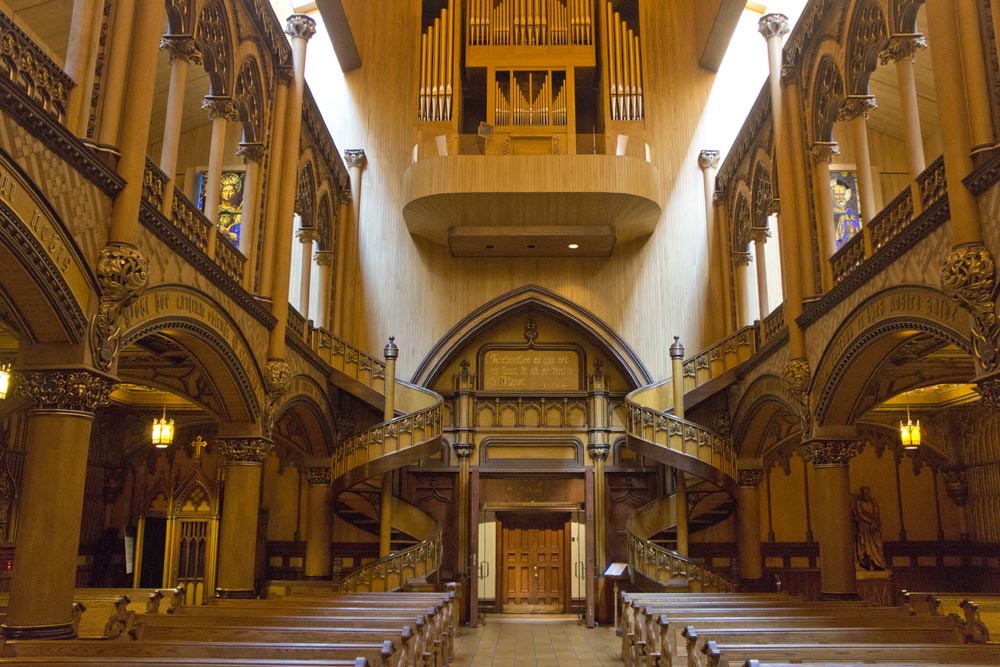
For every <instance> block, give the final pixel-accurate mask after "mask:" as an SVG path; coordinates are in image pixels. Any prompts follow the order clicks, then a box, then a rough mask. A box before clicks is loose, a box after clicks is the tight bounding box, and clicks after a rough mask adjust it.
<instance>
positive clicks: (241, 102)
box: [233, 56, 267, 143]
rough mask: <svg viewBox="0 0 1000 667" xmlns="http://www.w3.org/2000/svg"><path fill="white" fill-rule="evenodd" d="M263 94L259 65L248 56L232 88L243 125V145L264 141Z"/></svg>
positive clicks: (254, 59)
mask: <svg viewBox="0 0 1000 667" xmlns="http://www.w3.org/2000/svg"><path fill="white" fill-rule="evenodd" d="M263 94H264V88H263V86H262V85H261V76H260V65H258V63H257V59H256V58H254V57H253V56H250V57H249V58H247V59H246V60H244V61H243V65H242V66H240V71H239V74H237V75H236V85H235V86H234V88H233V103H234V105H235V106H236V111H237V113H239V116H240V122H241V123H242V124H243V142H244V143H250V142H258V141H263V140H264V135H265V132H266V128H267V125H266V124H265V119H264V100H263Z"/></svg>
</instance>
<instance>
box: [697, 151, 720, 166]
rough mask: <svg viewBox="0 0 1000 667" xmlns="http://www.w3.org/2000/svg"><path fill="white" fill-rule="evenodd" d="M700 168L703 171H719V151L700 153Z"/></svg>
mask: <svg viewBox="0 0 1000 667" xmlns="http://www.w3.org/2000/svg"><path fill="white" fill-rule="evenodd" d="M698 167H700V168H701V169H718V167H719V151H717V150H703V151H701V152H700V153H698Z"/></svg>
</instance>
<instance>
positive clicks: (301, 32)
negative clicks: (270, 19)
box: [285, 14, 316, 40]
mask: <svg viewBox="0 0 1000 667" xmlns="http://www.w3.org/2000/svg"><path fill="white" fill-rule="evenodd" d="M285 34H286V35H288V36H290V37H293V38H295V37H301V38H302V39H305V40H309V39H310V38H311V37H312V36H313V35H315V34H316V21H314V20H313V19H311V18H310V17H308V16H306V15H305V14H292V15H291V16H289V17H288V19H287V20H286V21H285Z"/></svg>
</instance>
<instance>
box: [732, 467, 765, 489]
mask: <svg viewBox="0 0 1000 667" xmlns="http://www.w3.org/2000/svg"><path fill="white" fill-rule="evenodd" d="M762 481H764V471H763V469H761V468H749V469H746V470H742V469H741V470H739V471H738V472H737V475H736V482H737V484H738V485H739V486H740V487H741V488H744V489H756V488H757V487H758V486H760V483H761V482H762Z"/></svg>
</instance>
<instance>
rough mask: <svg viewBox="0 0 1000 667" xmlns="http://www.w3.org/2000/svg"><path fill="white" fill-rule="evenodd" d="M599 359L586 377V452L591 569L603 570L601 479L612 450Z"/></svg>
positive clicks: (603, 493)
mask: <svg viewBox="0 0 1000 667" xmlns="http://www.w3.org/2000/svg"><path fill="white" fill-rule="evenodd" d="M602 366H603V363H602V362H601V360H600V359H598V360H596V361H594V374H593V375H591V376H590V377H589V378H588V384H589V385H590V386H589V395H588V397H587V401H588V403H589V405H588V406H587V407H588V413H589V415H590V417H589V422H590V428H589V429H588V431H587V435H588V442H587V452H588V453H589V454H590V460H591V461H592V462H593V464H594V556H595V561H594V568H595V570H597V571H598V572H604V568H605V566H606V565H607V563H606V560H607V546H606V545H607V536H606V535H605V530H606V518H605V514H606V512H607V483H606V481H605V478H604V465H605V462H606V461H607V460H608V454H610V453H611V442H610V433H611V428H610V425H609V424H608V385H607V376H606V375H605V374H604V372H603V371H602V370H601V367H602Z"/></svg>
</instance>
